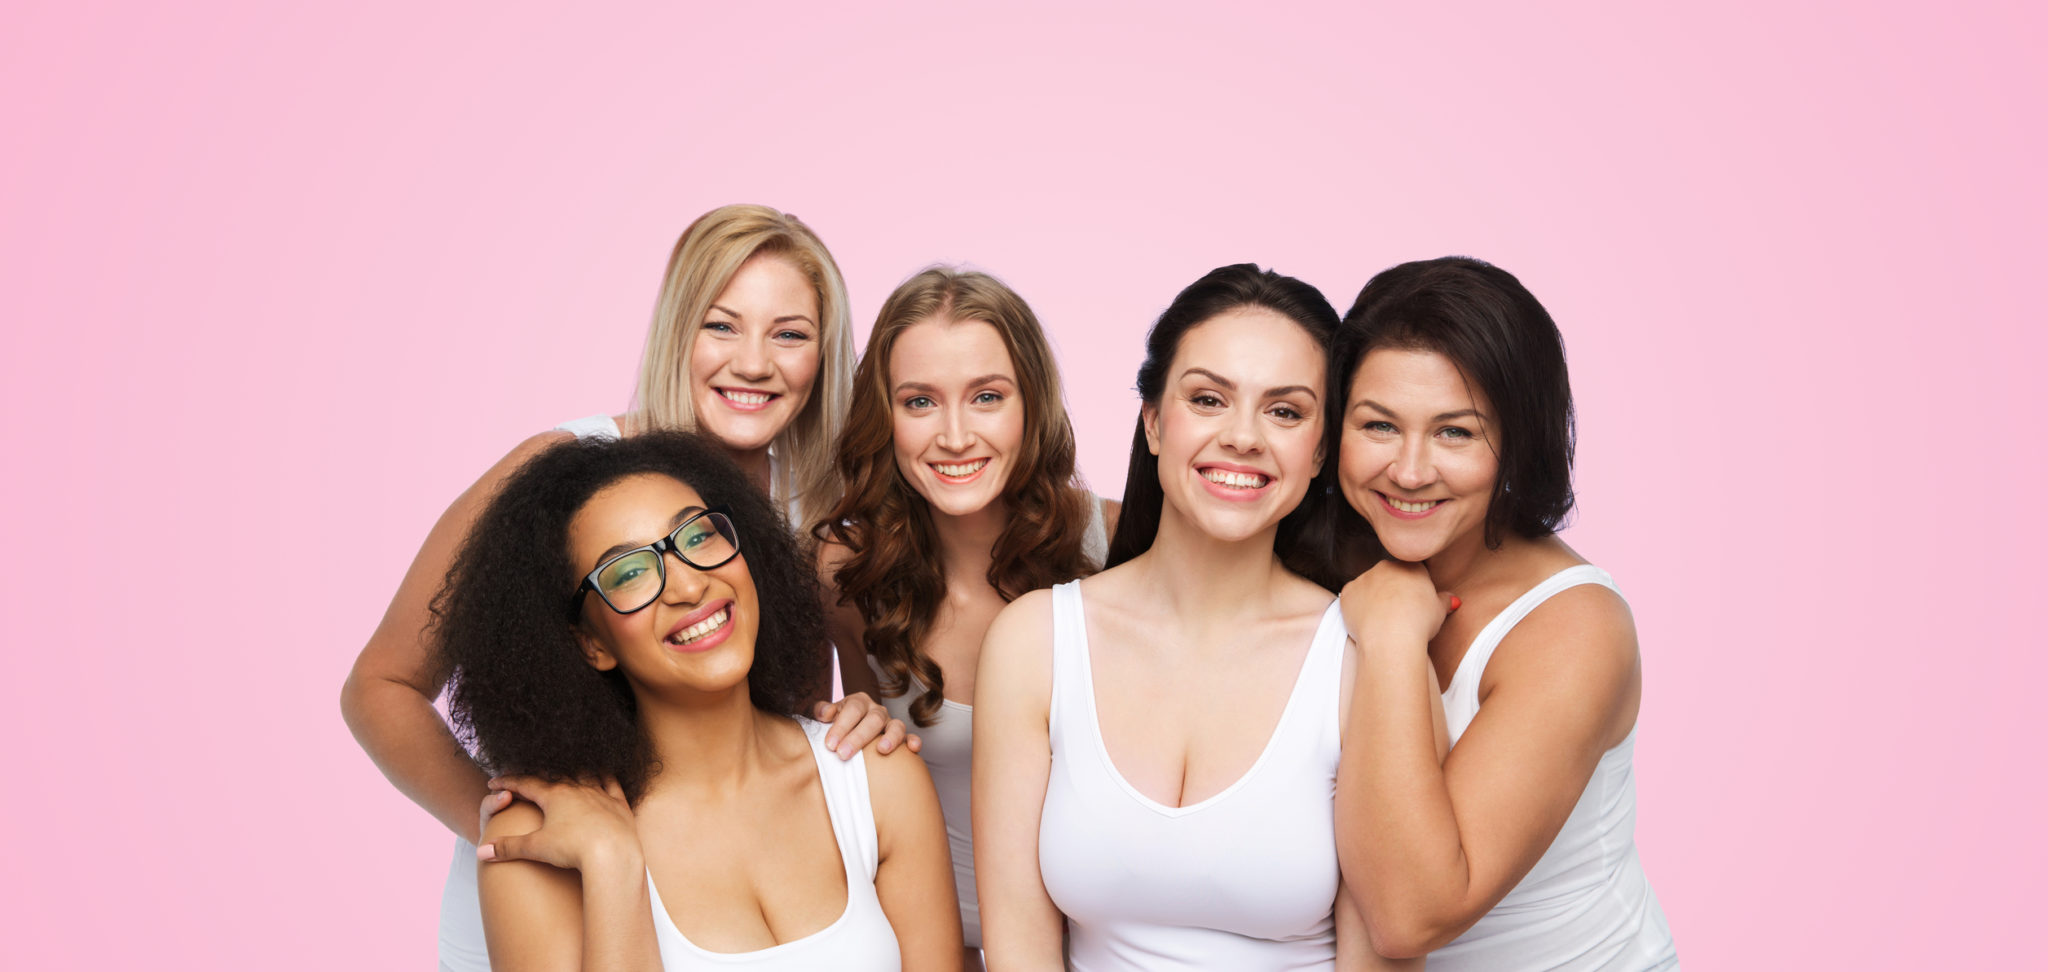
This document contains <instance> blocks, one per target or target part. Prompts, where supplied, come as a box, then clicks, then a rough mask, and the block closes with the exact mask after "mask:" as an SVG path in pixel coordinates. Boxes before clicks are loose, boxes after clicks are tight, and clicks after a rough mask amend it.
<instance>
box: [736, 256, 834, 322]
mask: <svg viewBox="0 0 2048 972" xmlns="http://www.w3.org/2000/svg"><path fill="white" fill-rule="evenodd" d="M711 302H712V303H714V304H717V305H719V306H721V307H725V308H727V309H730V310H735V311H738V312H740V313H741V314H742V315H745V316H749V317H751V316H754V315H756V314H759V315H762V316H765V317H768V318H770V319H772V318H774V317H780V316H785V315H789V314H802V315H804V316H806V317H813V318H814V317H816V316H817V309H818V292H817V290H816V288H814V287H812V286H811V281H810V278H808V277H806V276H804V272H803V270H802V269H800V268H799V267H797V265H796V262H795V261H793V260H791V259H790V258H789V257H787V256H784V255H782V254H780V253H757V254H755V255H753V256H751V257H748V258H747V262H745V263H742V264H740V268H739V269H738V270H736V271H734V272H733V275H732V279H731V280H728V281H726V283H725V289H724V290H721V291H719V292H718V296H717V297H714V298H712V301H711Z"/></svg>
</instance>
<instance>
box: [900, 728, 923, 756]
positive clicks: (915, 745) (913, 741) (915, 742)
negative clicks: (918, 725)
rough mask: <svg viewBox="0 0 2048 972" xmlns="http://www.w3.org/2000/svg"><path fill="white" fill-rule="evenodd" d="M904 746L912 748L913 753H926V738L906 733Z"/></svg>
mask: <svg viewBox="0 0 2048 972" xmlns="http://www.w3.org/2000/svg"><path fill="white" fill-rule="evenodd" d="M903 744H904V745H906V746H909V747H910V751H911V752H913V753H921V752H924V737H923V736H920V735H918V734H917V733H914V732H906V733H904V734H903Z"/></svg>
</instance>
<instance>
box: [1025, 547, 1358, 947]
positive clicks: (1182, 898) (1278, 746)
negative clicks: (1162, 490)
mask: <svg viewBox="0 0 2048 972" xmlns="http://www.w3.org/2000/svg"><path fill="white" fill-rule="evenodd" d="M1343 664H1344V621H1343V617H1342V616H1341V615H1340V614H1339V613H1338V611H1337V605H1336V604H1335V603H1334V602H1332V604H1331V605H1330V607H1329V608H1328V609H1327V610H1326V611H1325V612H1324V614H1323V619H1322V623H1321V625H1320V626H1319V627H1317V629H1316V634H1315V640H1314V641H1313V642H1311V644H1310V646H1309V650H1308V654H1307V656H1306V657H1305V658H1304V659H1303V660H1302V664H1301V671H1300V673H1299V674H1298V675H1297V676H1296V677H1295V684H1294V688H1293V690H1292V692H1291V693H1290V694H1289V695H1288V698H1287V707H1286V709H1284V710H1283V711H1282V713H1281V716H1280V722H1279V724H1278V725H1277V726H1275V727H1274V729H1273V735H1272V737H1271V738H1269V739H1268V740H1267V742H1266V748H1265V750H1264V751H1263V752H1261V753H1260V754H1259V757H1258V760H1257V761H1255V762H1254V763H1252V767H1251V769H1249V770H1247V771H1245V774H1244V775H1243V776H1241V777H1239V778H1238V780H1237V782H1235V783H1232V784H1231V785H1230V786H1229V787H1227V788H1226V789H1224V790H1223V792H1221V793H1218V794H1216V795H1215V796H1212V797H1210V798H1208V799H1206V800H1203V801H1201V802H1200V803H1195V804H1191V805H1189V806H1185V807H1168V806H1163V805H1161V804H1159V803H1157V802H1154V801H1153V800H1151V799H1150V798H1147V797H1146V796H1145V795H1144V794H1142V793H1139V792H1138V790H1137V788H1136V787H1133V786H1132V785H1131V784H1130V783H1129V782H1128V781H1126V780H1125V779H1124V778H1123V775H1122V774H1120V773H1118V772H1117V769H1116V767H1115V765H1113V764H1112V763H1111V761H1110V758H1109V752H1108V750H1107V749H1106V748H1104V746H1103V742H1102V732H1101V724H1100V723H1099V722H1098V720H1097V718H1096V710H1095V687H1094V673H1093V671H1092V670H1091V667H1090V662H1089V648H1088V626H1087V622H1086V620H1085V618H1084V616H1083V614H1082V608H1081V587H1080V584H1079V583H1078V582H1075V583H1068V584H1061V585H1060V586H1058V587H1055V588H1053V660H1052V681H1053V688H1052V709H1051V724H1050V727H1049V728H1050V730H1051V736H1052V775H1051V778H1050V779H1049V780H1048V782H1047V784H1046V792H1045V808H1044V812H1043V815H1042V816H1041V818H1040V821H1039V828H1038V868H1039V873H1040V874H1041V875H1042V876H1043V878H1044V880H1045V889H1046V891H1047V892H1048V893H1050V894H1051V896H1052V900H1053V903H1054V904H1055V905H1057V906H1058V907H1059V909H1060V911H1061V913H1063V914H1065V915H1066V918H1067V931H1068V934H1069V936H1070V937H1069V953H1068V961H1069V965H1070V967H1071V968H1073V969H1076V970H1082V972H1094V970H1106V969H1143V970H1157V969H1232V970H1282V969H1286V970H1293V969H1333V968H1335V966H1336V952H1337V939H1336V929H1335V924H1334V921H1333V916H1332V913H1333V910H1334V905H1335V902H1336V898H1337V836H1336V803H1335V801H1336V793H1337V757H1338V751H1339V744H1340V738H1341V737H1340V734H1339V731H1338V721H1337V719H1338V711H1337V710H1338V692H1339V689H1340V687H1341V681H1342V680H1341V674H1342V671H1343Z"/></svg>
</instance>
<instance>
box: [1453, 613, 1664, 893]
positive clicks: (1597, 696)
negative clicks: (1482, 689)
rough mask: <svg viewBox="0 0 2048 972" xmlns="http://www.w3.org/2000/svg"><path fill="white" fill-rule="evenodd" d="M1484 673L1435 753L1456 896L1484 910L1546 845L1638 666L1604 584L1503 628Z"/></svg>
mask: <svg viewBox="0 0 2048 972" xmlns="http://www.w3.org/2000/svg"><path fill="white" fill-rule="evenodd" d="M1486 674H1487V678H1486V680H1487V681H1488V682H1490V683H1492V684H1491V689H1490V691H1489V692H1488V693H1487V695H1486V696H1485V698H1484V700H1483V704H1482V705H1481V706H1480V708H1479V713H1478V715H1476V716H1475V717H1474V718H1473V720H1472V723H1471V725H1470V726H1468V727H1467V728H1466V730H1465V732H1464V734H1463V735H1462V736H1460V737H1459V739H1458V745H1457V747H1456V748H1455V749H1452V750H1451V753H1450V756H1449V758H1447V759H1446V760H1445V761H1444V782H1445V786H1446V787H1447V789H1448V790H1449V793H1450V797H1451V805H1452V806H1453V807H1455V808H1456V811H1457V817H1458V828H1459V831H1460V839H1461V842H1462V843H1463V845H1464V849H1465V857H1466V860H1467V862H1468V866H1469V868H1470V872H1469V873H1470V887H1471V889H1472V893H1471V895H1470V896H1469V898H1468V901H1469V902H1471V903H1472V905H1473V906H1474V907H1477V906H1478V905H1479V904H1484V906H1485V907H1484V908H1479V909H1478V913H1477V914H1484V913H1485V910H1486V909H1490V908H1492V907H1493V905H1494V904H1495V903H1497V902H1498V901H1499V900H1500V898H1501V897H1502V896H1504V895H1506V894H1507V892H1508V891H1509V890H1511V889H1513V887H1514V886H1515V884H1517V883H1519V882H1520V881H1521V879H1522V877H1523V876H1524V875H1526V874H1527V873H1528V872H1529V869H1530V868H1531V867H1534V866H1535V864H1536V861H1537V859H1538V858H1541V857H1542V856H1543V852H1544V851H1546V850H1548V849H1549V847H1550V844H1551V841H1553V840H1555V839H1556V838H1557V833H1558V831H1559V830H1560V829H1562V828H1563V827H1564V822H1565V819H1566V818H1567V817H1569V816H1570V815H1571V812H1572V808H1573V807H1574V806H1576V805H1577V803H1578V801H1579V798H1580V796H1581V795H1582V794H1583V793H1584V792H1585V789H1586V784H1587V782H1588V781H1589V780H1590V779H1591V778H1592V776H1593V769H1594V767H1595V766H1596V765H1597V764H1598V763H1599V761H1600V757H1601V755H1602V754H1603V753H1605V752H1606V751H1607V749H1608V748H1610V747H1611V746H1612V745H1613V744H1614V742H1615V741H1616V739H1617V734H1618V733H1625V731H1626V728H1627V725H1628V724H1632V723H1633V721H1634V718H1635V702H1636V699H1637V695H1638V693H1639V689H1640V679H1641V667H1640V662H1639V660H1638V657H1637V652H1636V636H1635V624H1634V621H1633V620H1632V619H1631V618H1630V617H1629V613H1628V606H1627V605H1626V604H1625V603H1623V602H1622V601H1621V599H1620V597H1618V596H1617V595H1615V594H1614V593H1613V592H1612V591H1609V590H1608V589H1606V588H1604V587H1599V586H1594V585H1587V586H1582V587H1576V588H1572V589H1570V590H1567V591H1564V592H1562V593H1560V594H1558V595H1556V596H1555V597H1553V598H1551V599H1550V600H1549V601H1547V602H1545V603H1544V604H1543V605H1542V606H1541V607H1539V608H1537V609H1536V611H1534V612H1532V613H1531V614H1530V615H1529V616H1528V617H1527V618H1525V619H1523V621H1522V622H1521V623H1520V624H1518V625H1516V626H1515V628H1514V630H1513V631H1511V632H1510V633H1509V635H1508V637H1507V638H1505V639H1503V641H1502V643H1501V644H1500V646H1499V647H1498V648H1496V649H1495V652H1494V655H1493V657H1492V658H1491V659H1489V660H1488V662H1487V673H1486ZM1477 914H1475V915H1474V916H1473V917H1474V918H1475V919H1476V917H1477Z"/></svg>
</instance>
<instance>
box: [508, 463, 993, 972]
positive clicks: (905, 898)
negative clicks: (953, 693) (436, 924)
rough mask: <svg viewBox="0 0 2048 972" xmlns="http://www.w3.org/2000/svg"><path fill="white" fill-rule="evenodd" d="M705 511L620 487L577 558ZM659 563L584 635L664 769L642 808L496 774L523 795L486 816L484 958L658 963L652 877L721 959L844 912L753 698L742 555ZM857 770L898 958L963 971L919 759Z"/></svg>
mask: <svg viewBox="0 0 2048 972" xmlns="http://www.w3.org/2000/svg"><path fill="white" fill-rule="evenodd" d="M702 506H703V501H702V499H701V498H699V497H698V495H697V493H696V491H695V490H693V489H691V488H690V487H689V486H688V485H686V484H684V483H681V482H678V481H676V480H674V479H670V478H668V477H665V476H655V475H643V476H634V477H629V478H627V479H623V480H620V481H619V482H617V483H614V484H613V485H612V486H610V487H608V488H606V489H605V490H603V491H601V492H599V493H598V494H597V495H596V496H594V497H592V499H591V500H590V502H589V503H588V504H586V505H585V507H584V509H583V510H581V511H579V512H578V514H577V515H576V517H575V519H574V520H572V521H571V524H570V531H569V546H570V553H571V556H572V558H573V559H574V560H575V562H576V563H578V564H581V565H585V567H584V568H583V569H588V568H590V567H595V566H596V565H597V564H598V563H599V562H601V560H602V559H604V557H605V556H606V551H607V550H608V549H609V548H611V547H612V546H613V545H614V544H617V543H621V542H623V543H625V544H626V545H628V546H633V545H638V544H642V543H648V542H651V541H653V540H654V539H657V538H659V537H661V536H663V535H665V534H666V533H667V532H668V531H669V530H672V529H674V525H675V524H676V523H678V522H680V520H681V519H682V518H684V517H687V516H688V515H689V514H691V513H694V512H696V511H697V510H698V509H700V508H702ZM670 557H671V559H670V560H669V561H668V583H667V585H666V587H665V588H664V590H663V592H662V595H661V597H660V598H659V599H657V600H656V602H655V603H654V604H652V605H649V606H648V607H647V608H645V609H643V610H641V611H637V612H634V613H632V614H623V615H622V614H618V613H616V612H613V611H612V610H611V609H610V608H608V607H606V606H605V605H604V603H603V602H602V601H601V600H599V599H597V598H594V597H593V598H587V599H586V600H585V602H584V606H583V614H582V622H581V625H580V628H579V640H581V642H582V644H583V651H584V657H585V659H586V660H587V661H588V662H589V663H590V665H591V666H592V667H594V668H598V669H602V670H610V669H614V668H618V669H622V670H623V671H624V672H625V675H626V679H627V682H628V684H629V685H630V686H631V687H632V691H633V696H634V701H635V703H636V706H637V712H638V719H639V720H640V725H641V727H642V729H643V730H644V731H645V732H646V733H647V735H648V738H649V740H650V741H651V742H652V743H653V746H654V752H655V758H656V761H657V763H658V765H659V766H660V770H659V771H658V773H657V774H656V776H655V777H654V778H653V780H652V781H650V783H649V785H648V787H647V791H646V793H645V794H643V796H642V798H641V800H640V803H639V804H638V805H637V806H633V805H628V804H627V802H626V800H625V796H624V794H623V792H622V791H621V790H620V789H619V788H618V786H617V785H616V784H615V783H611V782H608V781H607V782H605V783H603V784H601V785H600V784H595V783H590V784H574V783H548V782H545V781H542V780H538V779H534V778H530V777H507V778H503V779H498V780H493V781H492V786H493V788H494V789H497V790H499V791H501V792H503V793H507V794H516V795H518V796H520V797H524V798H526V800H527V801H530V802H521V803H514V804H512V805H511V806H510V807H509V808H507V809H505V810H503V811H502V812H497V813H495V815H493V816H491V817H490V818H489V819H488V820H487V821H486V822H485V823H484V834H485V837H486V839H487V843H485V844H484V845H483V846H481V847H479V848H478V857H479V859H480V860H481V861H482V862H483V863H482V864H480V867H481V871H480V873H479V876H478V891H479V894H480V896H481V898H482V902H483V909H484V927H485V934H486V938H487V940H488V942H489V944H490V951H491V962H492V967H493V968H496V969H501V970H510V972H524V970H538V969H551V970H552V969H586V970H599V969H603V970H613V969H659V968H660V967H661V957H660V954H659V950H658V948H657V947H656V944H655V931H654V928H655V925H654V919H653V916H652V905H651V898H650V897H649V895H648V893H647V885H646V879H647V876H648V875H650V874H651V875H652V877H653V879H654V883H655V885H656V886H657V887H659V888H661V889H662V901H663V904H664V905H665V906H666V911H667V913H668V917H669V919H670V920H671V921H673V922H674V923H675V925H676V927H677V929H678V930H680V931H681V932H682V933H683V935H684V937H686V938H688V939H689V940H690V941H691V942H692V943H694V944H696V945H698V946H699V947H702V948H705V949H708V950H710V951H714V952H746V951H755V950H758V949H763V948H769V947H772V946H775V945H778V944H782V943H785V942H789V941H794V940H797V939H800V938H804V937H807V936H809V935H812V934H815V933H817V932H819V931H821V930H823V929H824V928H826V927H827V926H829V925H831V924H832V923H833V922H834V921H836V920H837V919H838V917H839V916H840V914H841V913H843V912H844V911H845V909H846V905H847V893H848V892H847V881H848V880H849V877H848V875H847V874H846V872H845V868H844V866H843V865H842V864H841V858H840V853H839V847H838V844H837V841H836V838H835V837H834V836H833V832H832V827H831V822H830V819H829V816H828V812H827V809H826V805H825V797H824V791H823V788H822V785H821V783H820V782H819V779H818V770H817V765H816V762H815V760H814V758H813V757H812V756H811V752H810V746H809V743H808V742H807V741H806V739H805V737H804V734H803V730H802V729H801V728H800V727H799V726H798V725H797V724H796V723H795V722H793V721H791V720H789V719H787V718H784V717H781V716H777V715H774V714H771V713H766V712H762V711H760V710H758V709H755V708H754V707H753V704H752V703H751V701H749V698H748V690H747V673H748V671H749V669H750V668H751V666H752V663H753V653H754V636H755V633H756V630H757V628H758V624H759V610H760V606H759V601H758V598H757V595H756V592H755V589H754V584H753V580H752V578H751V577H750V576H749V574H748V573H747V565H746V558H745V557H744V555H742V556H739V557H735V558H734V559H733V560H731V561H728V562H727V563H725V564H723V565H721V566H719V567H717V568H714V569H712V570H708V571H705V570H698V569H696V568H693V567H690V566H688V565H686V564H684V563H683V562H682V560H681V559H680V558H678V557H674V556H673V555H670ZM720 610H729V612H730V617H729V619H728V620H727V622H726V624H725V625H724V626H723V629H722V630H720V631H716V632H713V633H711V634H710V635H707V636H704V637H702V638H701V639H699V640H697V641H695V642H693V643H691V644H685V645H681V646H678V645H677V644H675V643H674V641H673V640H672V636H673V635H674V633H675V632H677V631H679V630H683V629H687V628H688V627H689V626H690V625H691V624H693V623H694V622H695V621H697V620H700V619H702V618H703V617H705V616H707V614H708V615H711V616H715V615H716V614H717V612H718V611H720ZM704 646H709V647H704ZM865 766H866V768H867V773H868V785H869V788H870V792H871V799H872V801H873V804H874V810H875V826H876V839H877V845H878V848H879V857H880V863H879V865H878V868H877V871H876V877H875V890H876V893H877V895H878V896H879V898H880V900H881V903H882V910H883V912H884V913H885V914H887V915H888V917H889V920H890V923H891V924H892V925H893V926H894V928H895V931H896V935H897V943H898V946H899V948H900V949H901V950H902V953H903V967H904V968H905V969H954V968H958V965H959V956H960V928H959V924H958V922H957V921H953V922H948V921H946V920H945V918H944V916H945V915H947V914H948V913H949V911H950V909H951V906H952V904H953V878H952V865H951V862H950V860H949V858H948V856H947V846H946V839H945V829H944V823H943V821H942V820H941V819H940V815H939V804H938V797H937V795H936V794H935V793H934V792H933V791H932V787H931V781H930V779H929V777H928V776H927V775H926V774H925V770H924V765H923V763H922V762H921V761H919V760H918V759H917V758H916V757H915V756H911V757H908V758H904V759H895V760H882V759H872V760H868V761H866V762H865ZM500 799H502V798H500ZM488 809H489V808H488V807H487V810H488ZM853 880H859V878H858V877H854V878H853ZM934 916H938V917H936V918H935V917H934Z"/></svg>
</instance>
